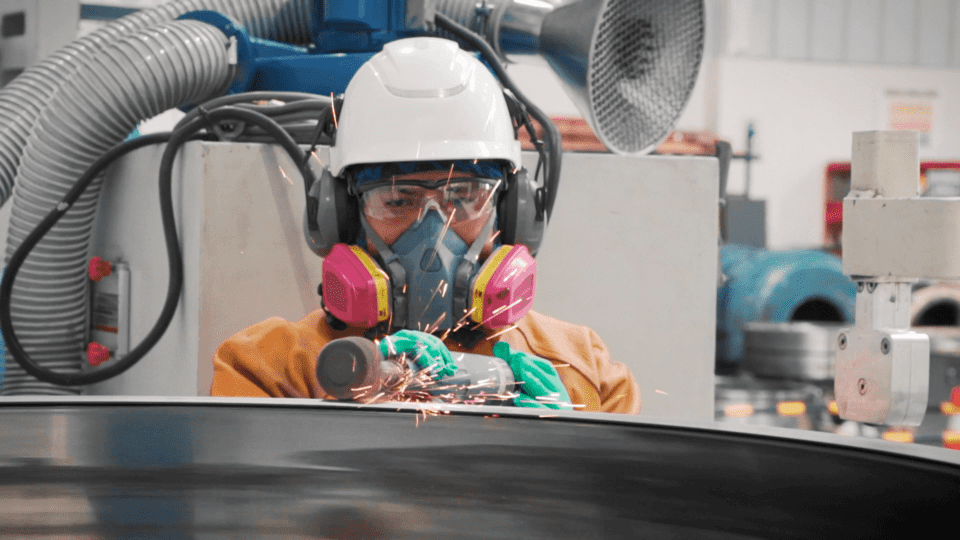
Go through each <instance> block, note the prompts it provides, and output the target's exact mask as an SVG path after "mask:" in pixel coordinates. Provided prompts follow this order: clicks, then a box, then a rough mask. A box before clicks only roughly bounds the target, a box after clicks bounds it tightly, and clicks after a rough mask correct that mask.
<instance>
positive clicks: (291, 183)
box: [280, 167, 293, 186]
mask: <svg viewBox="0 0 960 540" xmlns="http://www.w3.org/2000/svg"><path fill="white" fill-rule="evenodd" d="M280 174H282V175H283V179H284V180H286V181H287V182H289V183H290V185H291V186H292V185H293V180H291V179H290V177H289V176H287V171H284V170H283V167H280Z"/></svg>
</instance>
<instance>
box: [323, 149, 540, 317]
mask: <svg viewBox="0 0 960 540" xmlns="http://www.w3.org/2000/svg"><path fill="white" fill-rule="evenodd" d="M466 163H467V164H466V165H465V166H461V167H460V168H461V169H468V171H467V172H468V176H463V173H462V171H460V172H458V176H457V177H453V168H452V167H451V168H450V169H449V173H448V174H447V175H442V174H440V175H434V176H435V177H436V176H439V177H440V178H438V179H435V180H424V179H416V180H409V179H402V178H403V176H402V175H401V176H400V178H401V179H397V177H396V176H394V175H389V174H387V175H384V174H383V173H384V171H383V170H382V167H380V166H377V167H373V168H372V169H373V170H372V171H371V170H370V169H371V168H368V169H366V170H363V171H360V174H358V175H356V176H357V182H356V193H357V195H358V196H359V198H360V221H361V225H362V230H363V236H364V237H365V239H366V240H367V241H369V243H370V244H372V246H373V247H374V248H375V251H376V255H375V256H371V255H370V254H369V253H368V252H367V251H366V250H365V249H362V248H361V247H359V246H348V245H346V244H337V245H335V246H334V247H333V249H332V250H331V251H330V253H329V255H327V257H325V258H324V261H323V284H324V286H323V300H324V308H325V309H326V310H327V312H328V313H329V314H331V315H332V316H334V317H336V318H337V319H339V320H340V321H343V322H344V323H347V324H351V325H356V326H362V327H368V328H370V327H374V326H377V325H381V324H382V325H384V326H385V330H386V331H387V332H389V331H392V329H394V328H409V329H415V330H423V331H427V332H433V331H437V330H447V329H454V330H456V329H459V328H460V327H462V326H464V325H466V324H469V323H474V324H477V325H481V326H484V327H487V328H497V327H502V326H507V325H510V324H513V323H515V322H516V321H518V320H519V319H520V318H522V317H523V316H524V315H525V314H526V313H527V311H528V310H529V309H530V306H531V305H532V303H533V297H534V291H535V287H536V262H535V261H534V259H533V257H532V256H531V255H530V253H529V252H528V251H527V248H526V247H525V246H522V245H515V246H506V245H504V246H495V248H494V249H493V251H492V253H491V254H490V256H489V257H487V259H486V260H485V261H484V262H483V263H482V264H480V263H479V262H478V260H479V256H480V254H481V252H482V250H483V247H484V245H485V244H486V243H487V241H488V239H490V236H491V233H492V232H493V230H494V226H495V224H496V219H497V213H496V197H497V195H498V194H499V191H500V189H501V186H502V183H503V181H504V179H503V174H502V171H501V170H500V168H499V167H495V168H491V167H490V166H484V165H483V164H479V165H478V164H471V163H469V162H466ZM426 166H428V165H421V168H422V167H426ZM427 170H429V169H427ZM433 170H436V169H433ZM478 173H479V174H482V176H480V175H479V174H478ZM443 176H446V178H443ZM371 177H375V178H376V179H373V178H371ZM384 178H388V179H384ZM378 231H379V233H378ZM380 233H382V234H380ZM464 238H467V239H470V240H471V242H470V243H468V242H467V241H466V240H464ZM359 243H361V244H362V243H363V241H361V242H359ZM374 257H375V258H376V260H375V259H374Z"/></svg>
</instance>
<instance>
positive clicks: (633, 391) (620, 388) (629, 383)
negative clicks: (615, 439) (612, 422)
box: [590, 330, 640, 414]
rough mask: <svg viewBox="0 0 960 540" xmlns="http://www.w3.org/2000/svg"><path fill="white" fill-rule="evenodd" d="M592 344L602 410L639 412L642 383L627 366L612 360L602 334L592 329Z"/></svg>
mask: <svg viewBox="0 0 960 540" xmlns="http://www.w3.org/2000/svg"><path fill="white" fill-rule="evenodd" d="M590 345H591V349H592V353H593V358H594V365H595V366H597V373H598V375H599V379H600V402H601V404H600V410H601V411H603V412H612V413H624V414H639V413H640V385H638V384H637V381H636V379H634V378H633V374H632V373H631V372H630V370H629V369H628V368H627V366H625V365H623V364H621V363H620V362H614V361H612V360H610V351H608V350H607V346H606V345H604V343H603V341H602V340H601V339H600V336H598V335H597V333H596V332H594V331H593V330H590Z"/></svg>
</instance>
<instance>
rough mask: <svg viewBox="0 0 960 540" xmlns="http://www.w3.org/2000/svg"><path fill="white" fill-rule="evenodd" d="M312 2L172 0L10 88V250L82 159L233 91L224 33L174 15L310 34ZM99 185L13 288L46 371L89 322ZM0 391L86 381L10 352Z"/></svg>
mask: <svg viewBox="0 0 960 540" xmlns="http://www.w3.org/2000/svg"><path fill="white" fill-rule="evenodd" d="M313 3H314V2H312V1H311V0H262V1H259V2H258V1H255V0H246V1H243V0H233V1H229V0H181V1H176V2H172V3H170V4H167V5H164V6H161V7H159V8H156V9H154V10H151V11H146V12H139V13H135V14H132V15H129V16H127V17H124V18H123V19H120V20H118V21H115V22H114V23H111V24H110V25H109V26H107V27H105V28H103V29H101V30H99V31H98V32H95V33H93V34H90V35H88V36H86V37H85V38H83V39H80V40H77V41H75V42H74V43H72V44H70V45H68V46H67V47H64V48H63V49H61V50H60V51H58V52H57V53H56V54H54V55H53V56H51V57H50V58H48V59H47V60H45V61H44V62H42V63H41V64H38V65H37V66H34V67H31V68H29V69H28V70H26V71H25V72H24V73H23V74H22V75H21V76H20V77H18V78H17V79H15V80H14V81H13V82H12V83H11V84H10V85H8V86H7V87H5V88H4V89H3V91H2V92H0V204H2V203H4V202H5V201H6V200H7V198H8V197H9V196H10V193H11V191H12V190H13V187H14V184H16V189H15V192H14V193H15V194H14V197H13V204H14V206H13V208H12V215H11V221H10V230H9V236H8V240H7V257H8V258H9V257H10V255H11V254H12V253H13V252H14V251H15V250H16V248H17V247H18V246H19V245H20V243H22V241H23V240H24V239H25V238H26V236H27V234H29V233H30V231H31V230H32V229H33V228H34V227H35V226H36V224H37V223H39V222H40V220H42V219H43V217H44V216H45V215H46V214H47V213H48V212H49V211H50V210H51V209H52V208H53V207H54V205H56V204H57V203H58V202H59V201H60V199H61V198H62V197H63V195H64V194H65V193H66V191H67V189H69V186H71V185H72V184H73V182H74V181H75V180H76V179H77V178H79V177H80V175H81V174H82V173H83V172H84V171H85V170H86V168H87V167H88V166H89V165H90V164H92V163H93V162H94V160H96V158H97V157H99V156H100V155H101V154H102V153H103V152H104V151H106V150H107V149H108V148H110V147H112V146H114V145H115V144H117V143H119V142H121V141H122V140H123V139H124V137H126V135H127V134H128V133H130V132H131V131H132V130H133V128H134V127H136V125H137V124H138V123H139V122H140V121H142V120H144V119H146V118H150V117H152V116H155V115H156V114H159V113H161V112H163V111H165V110H167V109H170V108H172V107H176V106H179V105H183V104H186V103H192V102H200V101H203V100H205V99H209V98H212V97H215V96H216V95H219V94H222V93H223V92H224V91H225V89H226V87H227V86H228V84H229V82H230V79H231V78H232V70H231V67H230V66H229V65H228V63H227V51H226V43H227V40H226V38H225V36H224V35H223V34H222V33H221V32H220V31H218V30H216V29H214V28H213V27H211V26H209V25H206V24H203V23H199V22H196V21H176V22H171V19H174V18H176V17H177V16H179V15H181V14H183V13H185V12H188V11H195V10H201V9H210V10H215V11H219V12H221V13H224V14H226V15H228V16H230V17H232V18H233V19H234V20H237V21H238V22H240V23H241V24H243V25H244V26H245V27H246V28H247V30H248V31H249V32H250V33H251V35H253V36H255V37H262V38H267V39H273V40H277V41H284V42H288V43H296V44H304V43H308V42H309V37H310V28H309V23H310V14H311V5H312V4H313ZM165 21H166V22H165ZM161 53H162V54H161ZM21 159H22V162H21ZM99 191H100V181H99V180H98V181H97V182H94V184H93V185H92V186H91V187H90V189H89V190H88V191H87V192H86V193H85V194H84V196H83V197H81V199H80V200H79V201H78V202H77V203H76V204H75V205H74V207H73V208H72V209H71V210H70V212H68V213H67V215H66V216H65V217H64V218H63V219H62V220H61V221H60V222H59V223H57V225H56V226H55V227H54V228H53V229H52V230H51V231H50V233H49V234H47V236H46V237H44V238H43V240H41V241H40V243H39V244H38V245H37V247H36V248H35V249H34V251H33V252H32V253H31V255H30V257H28V258H27V260H26V262H25V264H24V265H23V267H22V268H21V270H20V272H19V275H18V277H17V281H16V284H15V287H14V290H13V299H12V307H11V309H12V317H13V321H14V325H15V327H16V328H17V335H18V337H19V338H20V341H21V342H22V343H23V345H24V347H25V348H26V350H27V351H28V353H29V354H30V355H31V357H32V358H33V359H34V360H35V361H37V363H38V364H40V365H41V366H44V367H47V368H50V369H55V370H59V371H64V372H70V371H73V372H76V371H78V370H79V369H80V367H81V358H82V356H81V355H82V352H83V348H84V342H83V341H84V336H85V331H86V326H87V324H88V321H87V315H86V310H87V303H88V301H89V296H88V294H89V293H88V291H89V289H88V287H89V285H88V279H87V276H86V266H87V257H88V250H89V244H90V234H91V231H92V225H93V220H94V215H95V211H96V206H97V199H98V195H99ZM2 393H3V394H4V395H15V394H65V393H78V390H77V389H71V388H63V387H58V386H55V385H51V384H47V383H43V382H40V381H37V380H36V379H33V378H32V377H30V376H29V375H27V374H26V373H24V372H23V370H22V368H20V366H19V365H18V364H16V362H14V361H13V359H12V358H10V359H9V360H8V362H7V372H6V377H5V381H4V386H3V388H2Z"/></svg>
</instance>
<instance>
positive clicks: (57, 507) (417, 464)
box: [0, 398, 960, 540]
mask: <svg viewBox="0 0 960 540" xmlns="http://www.w3.org/2000/svg"><path fill="white" fill-rule="evenodd" d="M429 410H430V409H428V408H425V406H412V405H406V404H396V405H379V406H362V405H355V404H342V403H329V402H320V401H315V400H298V399H209V398H208V399H197V398H194V399H169V400H134V399H123V398H113V399H91V398H74V399H58V400H50V401H45V400H42V399H38V398H34V399H23V398H10V399H5V400H2V401H0V433H4V440H3V444H2V445H0V493H2V497H0V537H9V538H23V537H27V536H51V537H52V536H56V537H84V538H91V537H96V538H129V537H134V536H135V537H150V538H158V537H163V538H198V539H199V538H203V539H211V538H252V537H257V538H277V539H279V538H296V539H301V538H317V537H320V538H336V539H346V538H428V539H431V538H462V537H464V535H465V532H466V531H469V536H470V538H529V539H545V538H597V537H606V538H610V537H617V538H662V537H684V538H710V539H724V540H726V539H734V538H758V537H764V538H769V537H778V538H801V537H816V538H833V537H843V538H877V537H904V536H909V535H912V534H914V533H915V532H916V527H917V525H916V524H917V523H923V524H924V526H925V527H937V526H938V524H939V526H942V527H948V526H950V525H951V524H952V520H953V519H954V516H955V508H954V507H955V503H956V500H957V497H958V490H960V453H957V452H953V451H950V450H946V449H942V448H931V447H921V446H919V445H904V444H897V443H890V442H887V441H882V440H869V441H868V440H865V439H860V438H850V437H841V436H838V435H833V434H826V433H814V432H804V431H798V430H785V429H776V428H763V429H760V428H758V427H757V426H720V425H717V424H712V423H680V424H673V423H667V422H658V421H655V420H646V421H641V420H640V419H638V418H636V417H631V416H625V415H611V414H600V413H593V414H591V413H577V412H567V411H542V410H541V411H537V410H518V409H514V408H506V407H469V406H461V407H456V406H453V407H450V408H449V414H435V413H434V414H431V413H429V412H427V411H429ZM434 411H435V412H436V410H434ZM547 413H549V414H547ZM541 416H546V418H541ZM11 433H13V434H16V435H17V436H16V437H10V436H9V434H11ZM920 501H922V504H919V502H920ZM758 505H760V506H762V510H760V511H758Z"/></svg>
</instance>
